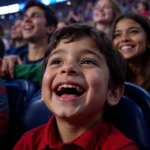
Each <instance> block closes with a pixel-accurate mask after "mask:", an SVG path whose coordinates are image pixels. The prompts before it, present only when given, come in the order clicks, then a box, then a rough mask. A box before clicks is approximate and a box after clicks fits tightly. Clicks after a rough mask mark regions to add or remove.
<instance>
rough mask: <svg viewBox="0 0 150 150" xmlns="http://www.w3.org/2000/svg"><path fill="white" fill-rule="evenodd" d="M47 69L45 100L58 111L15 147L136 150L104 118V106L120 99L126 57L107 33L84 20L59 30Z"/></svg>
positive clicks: (29, 149) (51, 45)
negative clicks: (114, 47)
mask: <svg viewBox="0 0 150 150" xmlns="http://www.w3.org/2000/svg"><path fill="white" fill-rule="evenodd" d="M43 72H44V75H43V81H42V100H43V101H44V102H45V103H46V105H47V107H48V108H49V110H51V111H52V112H53V113H54V116H53V117H52V118H50V120H49V122H48V123H47V124H46V125H43V126H40V127H38V128H35V129H33V130H32V131H29V132H28V133H26V134H25V135H23V136H22V138H21V139H20V141H19V142H18V143H17V145H16V146H15V148H14V150H20V149H21V150H34V149H35V150H43V149H44V150H46V149H50V150H58V149H59V150H137V147H136V145H135V144H134V142H132V141H131V140H130V139H128V138H127V137H126V136H125V135H123V134H122V133H121V132H120V131H119V130H117V129H116V128H115V127H114V126H113V125H111V124H110V123H108V122H105V120H104V119H103V113H104V107H106V105H112V106H114V105H117V103H118V102H119V100H120V97H121V96H122V94H123V90H124V87H123V84H124V76H125V63H124V59H123V58H122V56H121V55H120V53H119V52H117V51H114V50H113V48H112V45H111V42H110V40H109V39H108V38H107V36H106V35H105V33H103V32H100V31H96V30H95V29H94V28H92V27H89V26H87V25H80V24H74V25H70V26H68V27H64V28H62V29H60V30H58V31H56V32H55V34H54V35H53V36H52V38H51V42H50V43H49V47H48V49H47V51H46V54H45V61H44V64H43ZM41 113H42V112H41Z"/></svg>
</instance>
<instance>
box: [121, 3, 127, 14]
mask: <svg viewBox="0 0 150 150" xmlns="http://www.w3.org/2000/svg"><path fill="white" fill-rule="evenodd" d="M121 10H122V13H127V12H128V11H129V6H128V4H127V2H126V1H123V3H122V5H121Z"/></svg>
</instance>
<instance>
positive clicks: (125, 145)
mask: <svg viewBox="0 0 150 150" xmlns="http://www.w3.org/2000/svg"><path fill="white" fill-rule="evenodd" d="M101 144H102V145H103V146H102V147H103V149H104V150H105V149H109V150H114V149H116V150H119V149H122V150H136V149H137V150H138V148H137V146H136V144H135V143H134V142H133V141H132V140H131V139H129V138H128V137H127V136H125V135H124V134H123V133H122V132H121V131H119V130H118V129H117V128H116V127H114V126H113V125H111V127H110V134H109V135H108V136H106V137H105V138H104V140H102V143H101ZM103 149H102V150H103Z"/></svg>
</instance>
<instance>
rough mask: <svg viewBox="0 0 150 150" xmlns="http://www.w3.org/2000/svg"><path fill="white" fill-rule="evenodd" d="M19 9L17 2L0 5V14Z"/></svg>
mask: <svg viewBox="0 0 150 150" xmlns="http://www.w3.org/2000/svg"><path fill="white" fill-rule="evenodd" d="M18 11H19V4H13V5H9V6H3V7H0V15H3V14H9V13H15V12H18Z"/></svg>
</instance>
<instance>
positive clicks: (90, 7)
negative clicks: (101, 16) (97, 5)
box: [84, 2, 93, 22]
mask: <svg viewBox="0 0 150 150" xmlns="http://www.w3.org/2000/svg"><path fill="white" fill-rule="evenodd" d="M92 17H93V4H92V2H88V3H87V6H86V9H85V13H84V21H86V22H88V21H91V20H92Z"/></svg>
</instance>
